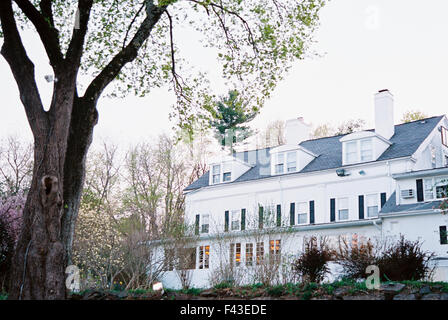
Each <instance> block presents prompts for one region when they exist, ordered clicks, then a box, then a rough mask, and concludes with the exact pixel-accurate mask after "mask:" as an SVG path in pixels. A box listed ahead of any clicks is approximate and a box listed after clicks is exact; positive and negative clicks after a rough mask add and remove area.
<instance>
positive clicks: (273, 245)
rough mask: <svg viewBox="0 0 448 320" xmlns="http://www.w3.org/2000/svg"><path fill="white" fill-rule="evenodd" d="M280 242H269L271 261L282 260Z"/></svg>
mask: <svg viewBox="0 0 448 320" xmlns="http://www.w3.org/2000/svg"><path fill="white" fill-rule="evenodd" d="M280 252H281V248H280V240H270V241H269V257H270V258H271V259H275V260H278V259H279V258H280Z"/></svg>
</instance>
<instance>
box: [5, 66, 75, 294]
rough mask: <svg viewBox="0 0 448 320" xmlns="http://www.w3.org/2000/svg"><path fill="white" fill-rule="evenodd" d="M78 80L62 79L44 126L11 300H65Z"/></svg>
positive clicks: (38, 135) (37, 135)
mask: <svg viewBox="0 0 448 320" xmlns="http://www.w3.org/2000/svg"><path fill="white" fill-rule="evenodd" d="M73 83H74V80H73V76H70V75H67V76H66V77H65V78H63V79H58V81H57V82H56V83H55V87H54V95H53V99H52V104H51V108H50V111H47V112H45V113H44V115H43V116H42V117H41V118H40V119H39V120H38V121H39V122H40V123H39V124H37V125H36V127H35V130H34V131H33V135H34V168H33V179H32V183H31V188H30V191H29V193H28V197H27V201H26V203H25V208H24V210H23V225H22V230H21V234H20V237H19V240H18V243H17V248H16V250H15V253H14V257H13V265H14V269H13V271H12V275H11V292H10V298H11V299H64V298H65V296H66V289H65V274H64V271H65V267H66V263H65V261H66V259H65V256H66V254H65V250H64V244H63V241H62V232H61V218H62V212H63V210H62V208H63V183H64V163H65V156H66V149H67V144H68V137H69V125H70V118H71V112H72V107H73V96H74V94H73V92H74V85H73Z"/></svg>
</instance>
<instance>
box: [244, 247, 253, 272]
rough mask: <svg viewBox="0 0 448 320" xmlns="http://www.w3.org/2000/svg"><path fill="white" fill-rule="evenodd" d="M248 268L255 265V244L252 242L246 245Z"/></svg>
mask: <svg viewBox="0 0 448 320" xmlns="http://www.w3.org/2000/svg"><path fill="white" fill-rule="evenodd" d="M245 257H246V267H250V266H253V265H254V244H253V243H251V242H248V243H246V254H245Z"/></svg>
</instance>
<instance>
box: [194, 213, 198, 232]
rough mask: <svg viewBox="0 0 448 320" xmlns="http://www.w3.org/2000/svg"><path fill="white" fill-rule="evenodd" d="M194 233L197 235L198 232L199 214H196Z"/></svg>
mask: <svg viewBox="0 0 448 320" xmlns="http://www.w3.org/2000/svg"><path fill="white" fill-rule="evenodd" d="M194 234H196V235H198V234H199V215H198V214H197V215H196V222H195V225H194Z"/></svg>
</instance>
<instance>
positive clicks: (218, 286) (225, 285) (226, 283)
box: [215, 281, 233, 289]
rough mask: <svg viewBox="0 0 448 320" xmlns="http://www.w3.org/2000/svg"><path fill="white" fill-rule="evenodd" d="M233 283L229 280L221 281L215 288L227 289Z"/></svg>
mask: <svg viewBox="0 0 448 320" xmlns="http://www.w3.org/2000/svg"><path fill="white" fill-rule="evenodd" d="M232 287H233V283H232V282H231V281H223V282H220V283H218V284H217V285H215V289H227V288H232Z"/></svg>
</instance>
